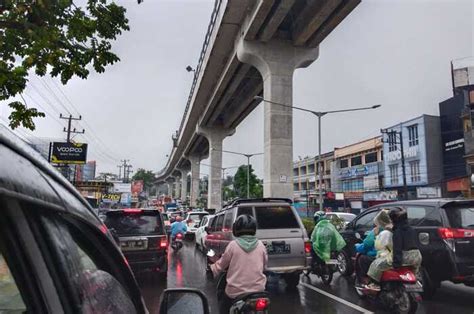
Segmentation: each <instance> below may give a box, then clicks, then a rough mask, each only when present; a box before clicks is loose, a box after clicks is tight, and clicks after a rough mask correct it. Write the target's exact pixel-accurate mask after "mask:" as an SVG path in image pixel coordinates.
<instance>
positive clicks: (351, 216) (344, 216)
mask: <svg viewBox="0 0 474 314" xmlns="http://www.w3.org/2000/svg"><path fill="white" fill-rule="evenodd" d="M334 216H337V217H338V218H341V219H343V220H344V225H347V224H348V223H350V222H351V221H352V220H354V218H356V217H357V216H356V215H354V214H351V213H342V212H329V213H327V214H326V217H327V218H328V219H332V218H333V217H334Z"/></svg>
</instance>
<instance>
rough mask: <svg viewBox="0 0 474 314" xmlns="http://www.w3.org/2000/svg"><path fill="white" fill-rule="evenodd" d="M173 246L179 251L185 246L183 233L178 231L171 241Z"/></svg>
mask: <svg viewBox="0 0 474 314" xmlns="http://www.w3.org/2000/svg"><path fill="white" fill-rule="evenodd" d="M171 247H172V248H173V250H174V251H175V252H178V251H179V250H180V249H181V248H182V247H183V234H182V233H178V234H177V235H176V236H175V237H174V239H173V240H172V242H171Z"/></svg>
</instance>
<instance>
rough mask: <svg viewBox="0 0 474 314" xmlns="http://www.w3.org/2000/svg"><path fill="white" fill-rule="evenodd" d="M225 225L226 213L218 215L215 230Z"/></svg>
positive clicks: (219, 229)
mask: <svg viewBox="0 0 474 314" xmlns="http://www.w3.org/2000/svg"><path fill="white" fill-rule="evenodd" d="M223 225H224V215H219V216H217V222H216V229H215V230H214V231H221V230H222V227H223Z"/></svg>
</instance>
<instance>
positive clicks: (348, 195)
mask: <svg viewBox="0 0 474 314" xmlns="http://www.w3.org/2000/svg"><path fill="white" fill-rule="evenodd" d="M363 194H364V193H363V192H344V198H345V199H346V200H354V199H355V200H361V199H362V198H363Z"/></svg>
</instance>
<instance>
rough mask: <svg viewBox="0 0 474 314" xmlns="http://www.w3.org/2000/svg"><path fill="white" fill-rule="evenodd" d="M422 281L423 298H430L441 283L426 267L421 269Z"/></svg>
mask: <svg viewBox="0 0 474 314" xmlns="http://www.w3.org/2000/svg"><path fill="white" fill-rule="evenodd" d="M420 273H421V283H422V285H423V299H426V300H430V299H432V298H433V296H434V295H435V293H436V290H437V289H438V286H439V284H438V283H436V281H435V280H433V278H432V277H431V276H430V274H429V273H428V271H427V270H426V268H424V267H422V268H421V269H420Z"/></svg>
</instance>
